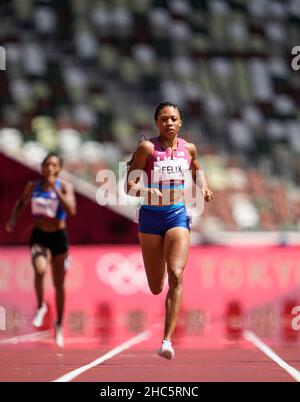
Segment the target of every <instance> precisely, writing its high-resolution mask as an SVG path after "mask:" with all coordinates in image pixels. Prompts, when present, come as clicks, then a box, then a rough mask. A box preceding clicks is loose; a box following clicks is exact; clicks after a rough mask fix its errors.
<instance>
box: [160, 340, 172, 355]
mask: <svg viewBox="0 0 300 402" xmlns="http://www.w3.org/2000/svg"><path fill="white" fill-rule="evenodd" d="M158 356H160V357H163V358H165V359H168V360H172V359H174V357H175V351H174V349H173V346H172V343H171V342H170V341H166V340H163V341H162V344H161V348H160V349H159V351H158Z"/></svg>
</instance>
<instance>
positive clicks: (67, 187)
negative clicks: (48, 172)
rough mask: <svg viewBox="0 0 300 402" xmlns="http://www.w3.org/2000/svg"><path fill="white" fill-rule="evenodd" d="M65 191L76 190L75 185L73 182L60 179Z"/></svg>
mask: <svg viewBox="0 0 300 402" xmlns="http://www.w3.org/2000/svg"><path fill="white" fill-rule="evenodd" d="M59 181H60V182H61V187H62V189H63V191H74V186H73V184H72V183H71V182H69V181H66V180H62V179H59Z"/></svg>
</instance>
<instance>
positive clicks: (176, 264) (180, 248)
mask: <svg viewBox="0 0 300 402" xmlns="http://www.w3.org/2000/svg"><path fill="white" fill-rule="evenodd" d="M189 249H190V232H189V231H188V230H187V229H185V228H181V227H176V228H173V229H170V230H168V232H167V233H166V235H165V244H164V253H165V256H166V262H167V267H168V270H176V271H177V270H179V271H180V270H181V271H183V270H184V268H185V265H186V263H187V260H188V255H189Z"/></svg>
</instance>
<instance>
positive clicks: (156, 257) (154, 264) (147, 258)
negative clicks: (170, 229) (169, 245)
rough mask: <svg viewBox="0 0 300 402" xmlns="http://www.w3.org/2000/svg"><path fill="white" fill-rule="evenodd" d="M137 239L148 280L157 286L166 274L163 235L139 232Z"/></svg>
mask: <svg viewBox="0 0 300 402" xmlns="http://www.w3.org/2000/svg"><path fill="white" fill-rule="evenodd" d="M139 239H140V244H141V248H142V254H143V260H144V265H145V270H146V274H147V278H148V282H149V284H150V285H151V284H155V285H157V286H159V285H160V284H161V282H162V281H163V280H164V277H165V274H166V260H165V256H164V237H163V236H158V235H153V234H145V233H139Z"/></svg>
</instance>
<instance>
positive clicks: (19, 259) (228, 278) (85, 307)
mask: <svg viewBox="0 0 300 402" xmlns="http://www.w3.org/2000/svg"><path fill="white" fill-rule="evenodd" d="M0 253H1V261H0V305H2V306H4V307H5V308H8V309H12V310H13V311H18V312H19V314H21V315H24V316H27V317H30V314H32V312H33V309H34V306H35V298H34V293H33V282H32V277H33V275H32V269H31V266H30V259H29V253H28V251H27V250H26V249H24V248H17V249H16V248H13V249H9V248H1V249H0ZM299 287H300V253H299V248H298V247H294V248H282V247H270V248H259V247H256V248H222V247H195V248H192V249H191V252H190V258H189V262H188V266H187V268H186V271H185V279H184V289H185V290H184V303H183V309H182V311H183V313H184V314H185V323H186V326H187V327H188V328H189V330H191V331H193V330H195V331H197V328H198V332H199V333H200V332H201V333H202V332H203V331H209V328H210V325H211V324H212V323H213V322H219V323H221V321H222V319H223V318H224V314H225V311H226V308H227V307H228V305H229V304H230V303H231V302H233V301H238V303H240V305H241V307H242V309H243V310H244V311H248V312H249V311H256V310H257V309H264V311H265V312H266V308H267V306H269V307H268V308H269V312H270V311H271V310H272V308H273V307H274V306H275V305H276V306H277V307H278V306H279V304H278V303H279V302H280V303H281V302H282V303H283V302H284V301H286V300H287V299H290V298H293V299H294V300H295V302H297V301H298V299H299V297H298V296H299V295H298V292H299ZM46 295H47V300H48V301H50V303H51V304H52V305H53V289H52V284H51V280H50V275H49V276H48V279H47V292H46ZM164 298H165V292H164V293H163V294H162V295H159V296H153V295H151V294H150V293H149V290H148V286H147V281H146V276H145V273H144V267H143V262H142V258H141V253H140V249H139V248H138V247H136V246H107V247H72V248H71V267H70V270H69V273H68V276H67V318H66V320H67V323H68V324H67V325H68V327H69V330H70V331H71V332H74V333H76V331H77V332H81V333H85V334H87V333H89V334H93V335H95V332H97V331H98V332H99V331H100V333H101V328H103V327H104V328H111V330H112V328H115V327H116V326H117V327H119V328H121V331H123V332H125V333H126V335H128V333H131V332H135V331H136V330H139V329H142V328H145V327H148V325H149V324H154V323H157V322H161V323H162V320H163V314H164ZM272 306H273V307H272ZM277 307H276V308H277ZM280 308H281V307H280ZM270 309H271V310H270ZM272 311H273V313H274V309H273V310H272ZM272 311H271V312H272ZM276 311H277V310H276ZM267 318H268V319H270V317H267ZM273 318H274V317H273ZM95 320H96V321H95ZM99 320H100V321H99ZM204 324H205V325H204ZM270 325H275V324H274V323H273V324H271V323H270ZM97 328H98V329H97ZM99 328H100V329H99ZM193 328H194V329H193ZM195 328H196V329H195Z"/></svg>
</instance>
